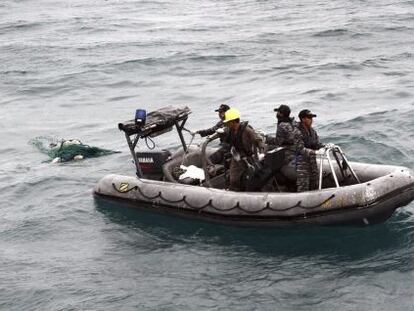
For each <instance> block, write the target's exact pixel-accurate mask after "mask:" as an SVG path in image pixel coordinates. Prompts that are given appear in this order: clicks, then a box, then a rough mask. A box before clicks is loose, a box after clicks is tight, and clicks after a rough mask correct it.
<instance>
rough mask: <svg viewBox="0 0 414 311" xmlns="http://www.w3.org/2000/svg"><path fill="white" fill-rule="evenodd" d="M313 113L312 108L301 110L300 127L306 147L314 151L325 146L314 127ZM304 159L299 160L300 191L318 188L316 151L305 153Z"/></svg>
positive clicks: (298, 181)
mask: <svg viewBox="0 0 414 311" xmlns="http://www.w3.org/2000/svg"><path fill="white" fill-rule="evenodd" d="M315 117H316V114H313V113H312V112H311V111H310V110H308V109H304V110H302V111H301V112H299V119H300V123H299V124H298V129H299V131H300V132H301V136H302V140H303V144H304V147H305V148H306V149H310V150H313V151H316V150H319V149H320V148H322V147H324V145H323V144H321V142H320V141H319V137H318V134H317V133H316V131H315V130H314V128H313V127H312V123H313V118H315ZM303 157H304V159H303V161H299V162H298V167H297V169H296V171H297V185H298V191H308V190H315V189H318V175H319V174H318V166H317V164H316V155H315V152H308V153H307V154H305V155H303Z"/></svg>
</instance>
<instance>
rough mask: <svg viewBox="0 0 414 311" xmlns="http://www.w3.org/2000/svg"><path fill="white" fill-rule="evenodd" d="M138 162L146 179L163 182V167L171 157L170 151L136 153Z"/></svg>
mask: <svg viewBox="0 0 414 311" xmlns="http://www.w3.org/2000/svg"><path fill="white" fill-rule="evenodd" d="M136 155H137V160H138V161H139V165H140V167H141V170H142V173H143V175H144V177H145V178H149V179H156V180H162V179H163V176H164V174H163V172H162V166H163V165H164V163H165V162H167V160H168V159H169V158H170V157H171V152H169V151H168V150H160V151H142V152H136Z"/></svg>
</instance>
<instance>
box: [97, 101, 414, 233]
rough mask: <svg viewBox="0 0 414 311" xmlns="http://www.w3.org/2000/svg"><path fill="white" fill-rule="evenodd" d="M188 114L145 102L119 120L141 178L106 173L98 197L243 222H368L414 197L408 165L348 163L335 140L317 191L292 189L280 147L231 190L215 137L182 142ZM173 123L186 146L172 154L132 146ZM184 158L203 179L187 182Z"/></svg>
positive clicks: (186, 110) (385, 216) (326, 154)
mask: <svg viewBox="0 0 414 311" xmlns="http://www.w3.org/2000/svg"><path fill="white" fill-rule="evenodd" d="M190 113H191V111H190V109H189V108H188V107H183V108H175V107H171V106H169V107H165V108H161V109H159V110H156V111H153V112H150V113H149V114H148V115H146V112H145V111H143V110H141V109H140V110H137V112H136V118H135V120H131V121H126V122H124V123H119V124H118V128H119V129H120V130H121V131H123V132H124V134H125V138H126V141H127V143H128V146H129V149H130V152H131V155H132V158H133V160H134V163H135V168H136V175H137V177H132V176H122V175H108V176H105V177H103V178H102V179H101V180H100V181H99V182H98V183H97V185H96V186H95V188H94V194H95V196H96V197H98V198H105V199H110V200H116V201H122V202H124V203H127V204H128V205H130V206H133V207H136V208H139V209H144V210H149V211H154V212H162V213H168V214H174V215H180V216H184V217H191V218H197V219H203V220H208V221H214V222H219V223H225V224H234V225H241V226H284V225H294V224H318V225H346V224H354V225H369V224H373V223H378V222H382V221H384V220H386V219H388V218H389V217H390V216H391V215H392V213H393V212H394V211H395V210H396V209H397V208H398V207H401V206H404V205H406V204H408V203H409V202H411V201H412V200H414V177H413V175H414V174H413V172H412V171H411V170H410V169H408V168H405V167H400V166H391V165H377V164H364V163H356V162H354V163H352V162H348V160H347V159H346V157H345V155H344V154H343V152H342V150H341V149H340V148H339V147H338V146H330V147H326V148H325V149H324V150H325V151H324V153H323V154H320V155H319V158H318V160H319V161H318V170H319V183H318V184H319V189H318V190H314V191H307V192H301V193H296V192H293V191H294V189H292V187H290V188H289V183H290V185H291V186H292V184H293V186H294V188H295V180H296V176H295V170H294V169H293V170H292V166H290V169H289V165H284V164H283V163H284V160H283V157H284V150H283V148H275V149H272V150H270V151H269V152H267V153H266V155H265V157H264V160H263V163H262V164H263V166H262V168H263V169H259V170H258V171H257V174H256V173H255V175H252V176H253V177H252V179H250V180H253V181H255V182H252V183H251V184H253V185H255V187H253V188H248V189H249V191H246V192H234V191H227V190H225V188H226V185H227V178H228V175H227V173H228V172H226V169H225V168H226V166H225V165H222V163H219V164H218V165H215V164H213V161H211V159H212V158H211V155H212V154H213V153H214V152H215V151H214V148H207V144H208V143H209V142H210V141H212V140H214V139H215V138H217V137H216V136H214V135H213V136H214V137H215V138H214V137H209V138H207V139H206V141H205V142H204V143H203V145H202V146H201V147H193V146H192V147H191V148H189V146H188V145H187V144H186V142H185V139H184V135H183V130H186V129H185V128H184V125H185V122H186V121H187V118H188V115H189V114H190ZM173 127H175V128H176V130H177V132H178V135H179V139H180V141H181V145H182V148H181V149H180V150H178V151H177V152H175V153H174V154H171V153H170V152H169V151H167V150H161V151H158V152H156V151H150V152H136V151H135V148H136V146H137V143H138V141H139V139H145V142H146V143H147V146H148V147H150V145H149V144H148V141H147V140H148V139H149V140H150V141H151V138H153V137H156V136H158V135H161V134H164V133H166V132H169V131H170V130H172V128H173ZM217 135H218V133H217ZM193 137H194V136H193ZM189 145H191V143H190V144H189ZM154 146H155V144H154ZM150 149H151V148H150ZM182 164H184V165H187V166H189V165H193V166H196V167H198V168H200V167H202V169H203V172H204V176H205V180H204V181H202V180H193V181H191V179H190V184H185V183H183V182H184V180H179V178H177V177H176V174H175V173H176V170H177V168H180V167H181V165H182ZM281 165H284V166H283V167H282V166H281ZM223 169H224V171H223ZM289 171H290V172H289ZM292 171H293V174H292ZM281 175H282V177H283V178H282V179H280V177H281ZM289 175H290V177H289ZM180 177H181V175H180ZM263 177H265V178H263ZM255 178H256V179H255ZM270 181H271V182H270ZM281 183H282V184H281ZM283 183H285V185H283ZM269 184H272V185H273V186H271V187H270V188H269V187H267V186H269ZM256 185H260V186H259V187H256ZM262 186H263V187H262ZM292 190H293V191H292ZM289 191H291V192H289Z"/></svg>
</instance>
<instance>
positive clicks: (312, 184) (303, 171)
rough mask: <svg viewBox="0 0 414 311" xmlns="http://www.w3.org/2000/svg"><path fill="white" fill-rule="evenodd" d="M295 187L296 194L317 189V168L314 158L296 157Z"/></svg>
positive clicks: (313, 156)
mask: <svg viewBox="0 0 414 311" xmlns="http://www.w3.org/2000/svg"><path fill="white" fill-rule="evenodd" d="M296 176H297V177H296V178H297V179H296V186H297V191H298V192H303V191H309V190H315V189H318V166H317V164H316V156H315V155H310V156H309V157H307V156H301V155H300V156H297V158H296Z"/></svg>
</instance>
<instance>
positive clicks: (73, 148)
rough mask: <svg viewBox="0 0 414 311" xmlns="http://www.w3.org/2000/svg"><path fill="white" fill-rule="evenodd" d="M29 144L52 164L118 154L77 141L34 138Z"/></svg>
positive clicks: (46, 137)
mask: <svg viewBox="0 0 414 311" xmlns="http://www.w3.org/2000/svg"><path fill="white" fill-rule="evenodd" d="M29 143H30V144H31V145H33V146H34V147H36V148H37V149H38V150H39V151H40V152H42V153H44V154H47V155H48V156H49V157H50V158H51V160H50V161H51V162H52V163H60V162H68V161H80V160H83V159H86V158H96V157H100V156H105V155H109V154H113V153H119V152H120V151H113V150H108V149H102V148H98V147H93V146H89V145H86V144H84V143H82V142H81V141H80V140H79V139H56V138H53V137H49V136H40V137H36V138H34V139H31V140H30V141H29ZM48 162H49V161H48Z"/></svg>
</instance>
